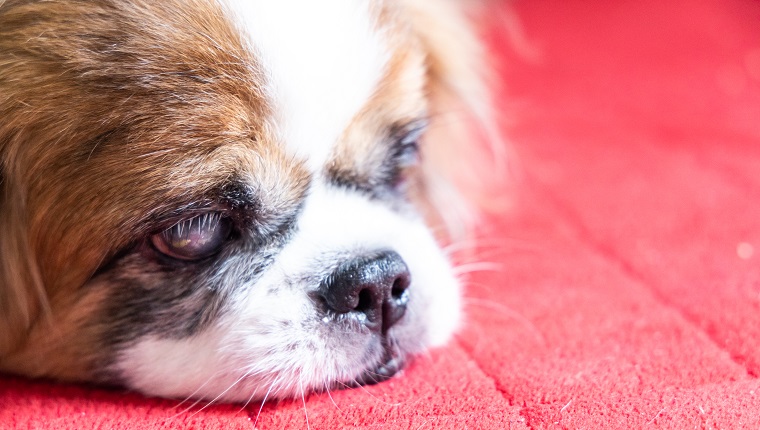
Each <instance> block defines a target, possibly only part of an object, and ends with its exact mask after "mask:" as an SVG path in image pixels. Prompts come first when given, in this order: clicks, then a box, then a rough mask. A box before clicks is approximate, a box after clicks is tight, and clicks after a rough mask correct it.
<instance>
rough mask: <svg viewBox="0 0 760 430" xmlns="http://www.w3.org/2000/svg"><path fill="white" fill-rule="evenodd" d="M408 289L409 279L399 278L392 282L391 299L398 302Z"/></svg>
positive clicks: (406, 277)
mask: <svg viewBox="0 0 760 430" xmlns="http://www.w3.org/2000/svg"><path fill="white" fill-rule="evenodd" d="M407 288H409V277H408V276H399V277H398V278H396V280H395V281H393V287H392V288H391V297H392V298H394V299H395V300H399V299H401V298H402V297H404V296H405V294H406V289H407Z"/></svg>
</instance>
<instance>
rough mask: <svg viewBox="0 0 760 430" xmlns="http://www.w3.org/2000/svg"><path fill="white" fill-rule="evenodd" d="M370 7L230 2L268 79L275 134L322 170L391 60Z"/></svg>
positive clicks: (327, 1) (295, 0)
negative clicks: (339, 139) (337, 142)
mask: <svg viewBox="0 0 760 430" xmlns="http://www.w3.org/2000/svg"><path fill="white" fill-rule="evenodd" d="M372 3H373V2H369V1H355V2H352V1H346V0H324V1H299V0H277V1H272V0H230V2H229V5H230V8H231V12H232V14H233V19H235V21H236V24H237V25H238V26H239V27H240V30H241V31H242V32H243V33H244V34H245V35H246V36H247V37H248V39H249V43H250V46H251V48H252V49H253V50H254V52H255V55H256V56H257V57H258V59H259V61H260V65H261V67H262V69H263V71H264V73H265V76H266V79H267V82H266V84H265V85H266V96H267V98H268V99H269V103H270V104H271V106H272V108H273V112H272V114H273V116H274V118H272V120H273V121H272V122H273V123H274V125H275V130H274V132H275V134H276V135H277V137H278V139H279V140H281V142H282V143H284V144H285V145H286V147H287V149H288V150H289V151H290V152H293V153H294V154H296V155H297V156H298V157H299V158H302V159H304V160H306V162H307V165H308V167H309V169H310V170H311V171H314V172H315V171H318V170H320V169H321V168H322V167H323V166H324V164H325V163H326V161H327V159H328V157H329V156H330V152H331V149H332V147H333V145H334V144H335V142H336V141H337V140H338V138H339V136H340V135H341V134H342V132H343V131H344V130H345V129H346V127H347V126H348V125H349V123H350V122H351V120H352V118H353V117H354V116H355V115H356V114H357V113H358V112H359V111H360V109H362V107H363V106H364V105H365V104H366V103H367V100H368V99H369V98H370V97H371V96H372V94H373V93H374V92H375V91H376V89H377V87H378V85H379V83H380V81H381V79H382V77H383V74H384V72H385V69H386V66H387V64H388V61H389V59H390V50H389V47H388V46H387V43H386V40H385V39H384V38H383V37H382V36H381V32H382V29H381V27H380V25H379V23H378V16H377V11H376V10H374V9H373V7H372Z"/></svg>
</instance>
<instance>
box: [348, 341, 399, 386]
mask: <svg viewBox="0 0 760 430" xmlns="http://www.w3.org/2000/svg"><path fill="white" fill-rule="evenodd" d="M405 364H406V363H405V361H404V359H403V357H401V356H399V355H397V354H394V353H393V348H390V347H387V346H386V348H385V355H384V356H383V359H382V360H380V362H379V364H378V365H377V366H375V367H374V368H372V369H367V370H365V371H364V373H362V374H361V375H359V377H358V378H356V379H354V381H353V382H352V383H350V384H348V386H349V388H356V387H359V386H362V385H375V384H379V383H380V382H384V381H387V380H389V379H391V378H392V377H393V376H394V375H396V374H397V373H398V372H399V371H400V370H401V369H403V368H404V365H405Z"/></svg>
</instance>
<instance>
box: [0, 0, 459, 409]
mask: <svg viewBox="0 0 760 430" xmlns="http://www.w3.org/2000/svg"><path fill="white" fill-rule="evenodd" d="M296 3H297V4H296ZM431 55H432V54H431V52H430V50H429V47H428V46H427V45H426V43H425V41H424V40H423V38H421V37H420V34H419V33H417V32H416V31H415V28H414V25H413V22H412V20H410V19H409V18H408V14H407V13H406V10H405V8H404V6H403V5H400V4H395V3H394V2H379V1H374V2H365V1H357V2H347V1H342V0H336V1H326V2H313V1H303V2H291V1H285V2H282V1H269V0H265V1H264V0H262V1H239V2H238V1H230V2H226V3H217V2H215V1H213V0H171V1H163V2H152V1H140V0H136V1H117V0H98V1H73V0H71V1H69V0H61V1H51V2H36V1H14V0H10V1H7V2H6V3H5V4H2V2H0V118H2V119H0V155H2V162H3V165H2V171H1V172H2V176H3V182H2V191H3V195H2V197H1V200H0V211H2V213H0V228H1V229H2V233H0V234H2V239H0V241H1V242H0V246H2V250H0V251H1V252H2V256H3V264H2V266H0V267H1V269H0V270H2V272H1V273H0V274H1V275H2V281H0V282H4V283H5V285H0V287H2V288H4V290H5V291H4V293H3V294H0V308H2V309H0V310H2V311H4V312H5V315H7V316H6V317H5V318H4V319H0V323H2V324H3V325H4V327H0V331H4V333H7V334H6V335H4V337H2V338H0V364H1V365H2V368H4V369H6V370H8V371H13V372H18V373H23V374H29V375H35V376H53V377H58V378H63V379H70V380H89V381H96V382H105V383H115V384H120V385H125V386H127V387H130V388H133V389H136V390H139V391H142V392H145V393H148V394H152V395H161V396H171V397H184V396H194V397H199V398H207V399H218V400H228V401H247V400H250V399H256V398H258V399H261V398H265V397H268V398H274V397H287V396H294V395H300V394H302V393H303V392H305V391H310V390H321V389H324V388H334V387H341V386H351V385H355V384H363V383H370V382H374V381H379V380H382V379H385V378H387V377H389V376H392V375H393V374H394V373H396V371H398V370H399V369H400V368H401V366H402V365H403V363H404V362H405V361H406V360H407V359H408V358H409V356H410V355H412V354H414V353H416V352H420V351H422V350H423V349H425V348H427V347H429V346H431V345H436V344H440V343H442V342H444V341H445V340H446V339H448V338H449V336H450V335H451V334H452V332H453V330H454V329H455V327H456V325H457V323H458V320H459V292H458V284H457V282H456V280H455V278H454V276H453V274H452V269H451V268H450V266H449V263H448V262H447V260H446V258H444V255H443V253H442V251H441V249H440V248H439V246H438V245H437V243H436V241H435V240H434V238H433V236H432V234H431V232H430V229H429V227H428V225H426V223H425V219H424V218H425V217H424V216H423V214H422V213H421V211H422V210H421V207H424V202H425V201H426V199H427V197H426V193H427V189H426V187H427V184H426V182H425V177H424V176H423V174H422V173H423V169H422V165H421V159H423V160H424V159H425V155H426V153H425V151H427V149H425V148H421V147H420V144H421V143H422V142H423V141H425V140H426V137H425V134H426V128H427V126H428V123H429V121H430V113H431V111H432V110H434V109H435V108H436V106H435V100H431V93H432V92H433V91H434V89H433V86H434V85H436V84H440V82H435V78H434V77H433V75H432V73H431ZM432 144H435V142H431V141H426V142H425V145H432ZM12 256H16V257H12ZM1 336H2V335H0V337H1Z"/></svg>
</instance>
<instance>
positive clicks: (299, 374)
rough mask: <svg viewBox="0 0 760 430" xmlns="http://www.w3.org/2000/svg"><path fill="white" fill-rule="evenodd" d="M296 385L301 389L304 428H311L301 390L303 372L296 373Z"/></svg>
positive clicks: (309, 429)
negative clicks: (304, 420)
mask: <svg viewBox="0 0 760 430" xmlns="http://www.w3.org/2000/svg"><path fill="white" fill-rule="evenodd" d="M298 387H299V388H300V389H301V402H303V415H304V417H305V418H306V428H307V430H311V425H310V424H309V411H308V410H306V396H305V395H304V391H303V373H301V372H299V373H298Z"/></svg>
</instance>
